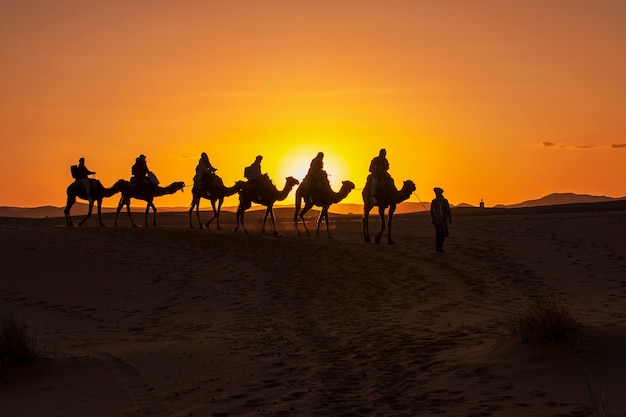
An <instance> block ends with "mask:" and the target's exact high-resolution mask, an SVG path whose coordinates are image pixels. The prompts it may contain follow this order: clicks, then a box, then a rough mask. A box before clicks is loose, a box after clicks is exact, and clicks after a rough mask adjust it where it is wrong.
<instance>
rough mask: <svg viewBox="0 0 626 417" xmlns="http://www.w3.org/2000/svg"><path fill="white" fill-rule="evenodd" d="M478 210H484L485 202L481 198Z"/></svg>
mask: <svg viewBox="0 0 626 417" xmlns="http://www.w3.org/2000/svg"><path fill="white" fill-rule="evenodd" d="M480 208H485V202H484V201H483V199H482V198H481V199H480Z"/></svg>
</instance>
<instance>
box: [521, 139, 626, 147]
mask: <svg viewBox="0 0 626 417" xmlns="http://www.w3.org/2000/svg"><path fill="white" fill-rule="evenodd" d="M531 146H535V147H542V148H560V149H594V148H603V147H609V148H626V144H625V143H622V144H612V145H610V146H603V145H597V144H595V143H584V144H581V145H566V144H562V143H557V142H550V141H547V140H544V141H543V142H541V143H540V144H535V145H531Z"/></svg>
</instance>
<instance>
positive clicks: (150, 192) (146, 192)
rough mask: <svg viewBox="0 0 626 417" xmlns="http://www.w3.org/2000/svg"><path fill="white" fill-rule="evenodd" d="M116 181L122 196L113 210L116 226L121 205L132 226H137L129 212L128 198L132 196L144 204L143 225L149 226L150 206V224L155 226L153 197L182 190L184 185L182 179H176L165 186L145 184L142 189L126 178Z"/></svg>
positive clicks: (155, 210)
mask: <svg viewBox="0 0 626 417" xmlns="http://www.w3.org/2000/svg"><path fill="white" fill-rule="evenodd" d="M118 183H122V184H123V187H122V191H121V192H122V197H121V198H120V202H119V204H118V205H117V211H116V212H115V225H116V226H117V218H118V216H119V215H120V211H121V210H122V207H124V206H126V212H127V213H128V218H129V219H130V222H131V223H132V225H133V226H134V227H137V225H136V224H135V222H134V221H133V217H132V216H131V214H130V200H131V199H132V198H134V199H137V200H143V201H145V202H146V203H147V204H146V217H145V222H144V224H145V226H149V224H148V213H149V212H150V208H152V212H153V213H154V214H153V218H152V225H153V226H156V225H157V222H156V213H157V209H156V206H155V205H154V203H153V200H154V198H155V197H160V196H162V195H167V194H174V193H175V192H176V191H179V190H182V189H183V188H184V187H185V183H184V182H182V181H176V182H173V183H171V184H170V185H168V186H167V187H160V186H158V185H154V184H147V185H144V186H143V190H141V189H140V187H139V186H137V185H135V184H131V183H130V182H129V181H126V180H119V181H118Z"/></svg>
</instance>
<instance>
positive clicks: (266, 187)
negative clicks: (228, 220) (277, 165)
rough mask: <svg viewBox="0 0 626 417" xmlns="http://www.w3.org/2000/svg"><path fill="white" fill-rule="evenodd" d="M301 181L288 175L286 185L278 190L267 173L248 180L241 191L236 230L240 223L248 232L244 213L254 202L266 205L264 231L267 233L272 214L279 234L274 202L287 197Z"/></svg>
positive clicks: (274, 228)
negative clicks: (268, 218)
mask: <svg viewBox="0 0 626 417" xmlns="http://www.w3.org/2000/svg"><path fill="white" fill-rule="evenodd" d="M299 183H300V181H298V180H297V179H295V178H294V177H287V178H286V181H285V187H284V188H283V189H282V190H278V189H277V188H276V186H275V185H274V184H273V183H272V181H271V180H270V179H269V177H268V176H267V174H263V175H262V176H261V177H259V178H256V179H254V180H252V181H247V182H246V183H245V184H244V186H243V188H242V189H241V191H239V207H237V225H236V226H235V232H236V231H237V230H239V224H241V227H242V228H243V230H244V232H246V233H248V231H247V230H246V226H245V225H244V222H243V215H244V213H245V211H246V210H248V209H249V208H250V207H251V206H252V203H257V204H262V205H264V206H265V207H266V210H265V216H264V217H263V228H262V233H265V223H266V221H267V217H268V216H270V218H271V220H272V228H273V230H274V236H278V232H277V231H276V219H275V218H274V210H273V207H274V203H275V202H277V201H283V200H284V199H285V198H287V196H288V195H289V193H290V192H291V189H292V188H293V187H295V186H296V185H297V184H299ZM259 197H260V198H259Z"/></svg>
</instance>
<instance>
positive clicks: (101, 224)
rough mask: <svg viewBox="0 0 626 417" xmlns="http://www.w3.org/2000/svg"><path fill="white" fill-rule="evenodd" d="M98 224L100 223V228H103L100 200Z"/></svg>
mask: <svg viewBox="0 0 626 417" xmlns="http://www.w3.org/2000/svg"><path fill="white" fill-rule="evenodd" d="M98 222H100V226H102V227H104V223H102V200H101V199H100V200H98Z"/></svg>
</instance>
